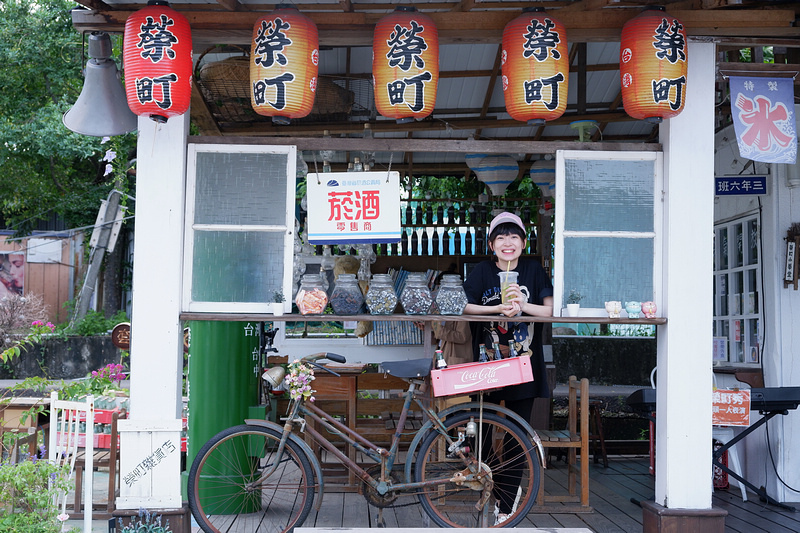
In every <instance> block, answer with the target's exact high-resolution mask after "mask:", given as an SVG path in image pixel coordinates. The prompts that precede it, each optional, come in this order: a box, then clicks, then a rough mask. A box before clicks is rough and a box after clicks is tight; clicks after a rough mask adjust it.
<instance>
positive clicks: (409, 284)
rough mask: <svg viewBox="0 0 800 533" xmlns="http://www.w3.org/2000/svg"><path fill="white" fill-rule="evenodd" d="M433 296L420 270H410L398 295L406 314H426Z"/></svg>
mask: <svg viewBox="0 0 800 533" xmlns="http://www.w3.org/2000/svg"><path fill="white" fill-rule="evenodd" d="M431 302H433V297H432V296H431V291H430V289H429V288H428V284H427V279H426V278H425V274H424V273H422V272H410V273H409V274H408V277H407V278H406V286H405V288H403V293H402V294H401V295H400V303H402V304H403V310H405V312H406V314H407V315H426V314H428V312H429V311H430V308H431Z"/></svg>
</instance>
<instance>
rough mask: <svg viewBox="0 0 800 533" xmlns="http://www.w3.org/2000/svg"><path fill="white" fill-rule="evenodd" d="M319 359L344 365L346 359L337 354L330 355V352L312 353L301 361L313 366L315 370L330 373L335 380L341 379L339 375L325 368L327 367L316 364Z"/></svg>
mask: <svg viewBox="0 0 800 533" xmlns="http://www.w3.org/2000/svg"><path fill="white" fill-rule="evenodd" d="M320 359H328V360H330V361H333V362H334V363H346V362H347V359H346V358H345V357H344V356H343V355H339V354H338V353H331V352H318V353H313V354H311V355H306V356H305V357H303V358H302V360H303V361H305V362H307V363H308V364H310V365H311V366H313V367H315V368H319V369H320V370H324V371H325V372H330V373H331V374H333V375H334V376H336V377H337V378H338V377H341V375H340V374H338V373H337V372H334V371H333V370H331V369H330V368H327V367H325V366H323V365H321V364H319V363H317V361H318V360H320Z"/></svg>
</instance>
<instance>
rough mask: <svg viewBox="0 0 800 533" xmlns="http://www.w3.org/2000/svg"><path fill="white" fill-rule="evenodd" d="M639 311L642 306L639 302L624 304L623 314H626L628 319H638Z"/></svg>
mask: <svg viewBox="0 0 800 533" xmlns="http://www.w3.org/2000/svg"><path fill="white" fill-rule="evenodd" d="M641 311H642V304H640V303H639V302H625V312H627V313H628V318H639V313H640V312H641Z"/></svg>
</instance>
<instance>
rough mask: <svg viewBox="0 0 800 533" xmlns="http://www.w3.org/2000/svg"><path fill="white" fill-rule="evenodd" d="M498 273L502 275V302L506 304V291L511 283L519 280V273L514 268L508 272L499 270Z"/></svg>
mask: <svg viewBox="0 0 800 533" xmlns="http://www.w3.org/2000/svg"><path fill="white" fill-rule="evenodd" d="M497 275H498V276H500V296H501V298H502V302H503V303H504V304H505V303H508V295H507V294H506V291H507V290H508V286H509V285H511V284H512V283H516V282H517V273H516V272H514V271H513V270H509V271H508V272H498V273H497Z"/></svg>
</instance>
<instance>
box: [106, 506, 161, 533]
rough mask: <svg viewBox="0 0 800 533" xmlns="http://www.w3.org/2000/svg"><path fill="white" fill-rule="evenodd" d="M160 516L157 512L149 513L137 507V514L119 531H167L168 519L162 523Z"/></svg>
mask: <svg viewBox="0 0 800 533" xmlns="http://www.w3.org/2000/svg"><path fill="white" fill-rule="evenodd" d="M161 521H162V517H161V515H159V514H155V513H151V512H150V511H148V510H147V509H139V515H138V516H137V517H134V518H131V521H130V522H128V523H127V524H126V525H125V526H124V527H123V528H122V529H120V530H119V531H120V533H169V532H171V531H172V530H171V529H170V528H169V520H167V521H166V524H164V525H162V523H161Z"/></svg>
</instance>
